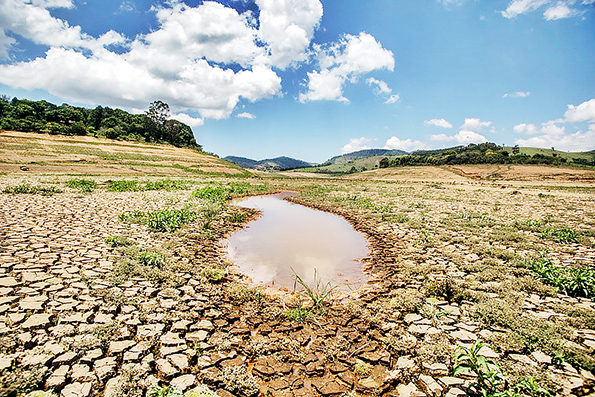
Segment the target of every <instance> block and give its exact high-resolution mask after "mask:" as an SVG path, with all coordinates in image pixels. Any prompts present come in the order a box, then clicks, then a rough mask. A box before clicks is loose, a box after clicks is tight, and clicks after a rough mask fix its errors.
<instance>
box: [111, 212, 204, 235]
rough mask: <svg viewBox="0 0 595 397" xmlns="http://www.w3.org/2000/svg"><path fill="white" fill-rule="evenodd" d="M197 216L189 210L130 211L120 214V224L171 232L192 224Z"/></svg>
mask: <svg viewBox="0 0 595 397" xmlns="http://www.w3.org/2000/svg"><path fill="white" fill-rule="evenodd" d="M196 217H197V214H196V212H195V211H194V210H191V209H189V208H183V209H171V210H170V209H164V210H158V211H149V212H143V211H132V212H128V213H123V214H120V221H121V222H128V223H139V224H144V225H146V226H147V228H148V229H149V230H150V231H152V232H172V231H175V230H177V229H179V228H180V227H182V225H184V224H186V223H189V222H192V221H193V220H194V219H196Z"/></svg>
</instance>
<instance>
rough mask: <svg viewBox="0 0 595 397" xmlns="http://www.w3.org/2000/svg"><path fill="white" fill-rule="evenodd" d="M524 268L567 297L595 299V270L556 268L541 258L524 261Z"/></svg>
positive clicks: (576, 266)
mask: <svg viewBox="0 0 595 397" xmlns="http://www.w3.org/2000/svg"><path fill="white" fill-rule="evenodd" d="M526 266H527V267H528V268H529V269H530V270H531V271H533V272H534V273H535V274H536V275H537V277H538V278H539V279H540V280H541V281H542V282H544V283H546V284H548V285H551V286H553V287H556V288H557V289H559V290H560V291H562V292H563V293H565V294H566V295H569V296H575V297H576V296H580V297H585V298H593V297H595V270H593V269H590V268H589V267H587V266H586V265H578V264H577V265H574V266H556V265H554V264H553V263H552V262H551V261H549V260H547V259H543V258H533V259H530V260H528V261H526Z"/></svg>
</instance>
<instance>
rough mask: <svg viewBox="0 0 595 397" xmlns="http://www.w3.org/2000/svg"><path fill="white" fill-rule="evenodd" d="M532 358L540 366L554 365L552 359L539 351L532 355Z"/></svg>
mask: <svg viewBox="0 0 595 397" xmlns="http://www.w3.org/2000/svg"><path fill="white" fill-rule="evenodd" d="M531 357H533V359H534V360H535V361H537V362H538V363H540V364H551V363H552V358H551V357H550V356H548V355H547V354H545V353H543V352H541V351H538V350H536V351H534V352H533V353H531Z"/></svg>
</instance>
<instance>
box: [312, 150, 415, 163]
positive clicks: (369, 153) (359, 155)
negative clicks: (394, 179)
mask: <svg viewBox="0 0 595 397" xmlns="http://www.w3.org/2000/svg"><path fill="white" fill-rule="evenodd" d="M405 154H407V152H405V151H403V150H396V149H393V150H391V149H364V150H359V151H357V152H352V153H347V154H342V155H340V156H335V157H333V158H331V159H329V160H327V161H325V162H324V163H323V164H322V165H330V164H345V163H348V162H350V161H354V160H359V159H363V158H367V157H375V156H386V157H388V156H402V155H405Z"/></svg>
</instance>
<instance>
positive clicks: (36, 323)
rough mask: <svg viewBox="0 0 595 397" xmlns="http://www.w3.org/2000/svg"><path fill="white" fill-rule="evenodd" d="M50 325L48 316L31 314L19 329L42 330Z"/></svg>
mask: <svg viewBox="0 0 595 397" xmlns="http://www.w3.org/2000/svg"><path fill="white" fill-rule="evenodd" d="M49 323H50V315H49V314H33V315H32V316H31V317H29V318H28V319H27V320H26V321H25V322H24V323H23V324H22V325H21V327H22V328H23V329H31V328H43V327H45V326H46V325H48V324H49Z"/></svg>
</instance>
